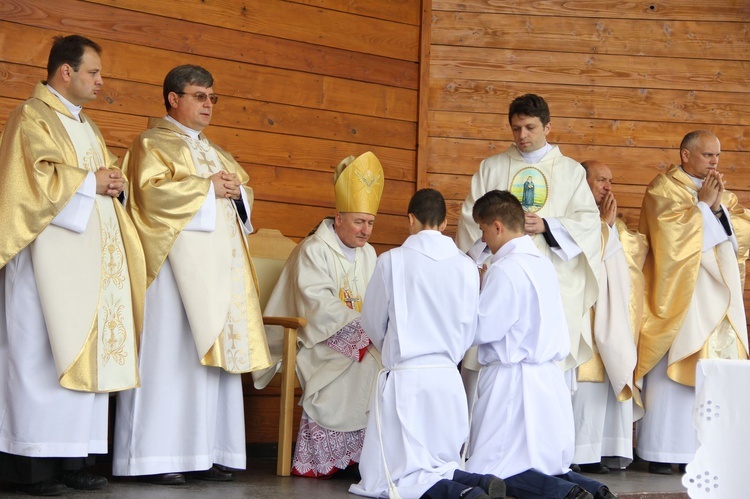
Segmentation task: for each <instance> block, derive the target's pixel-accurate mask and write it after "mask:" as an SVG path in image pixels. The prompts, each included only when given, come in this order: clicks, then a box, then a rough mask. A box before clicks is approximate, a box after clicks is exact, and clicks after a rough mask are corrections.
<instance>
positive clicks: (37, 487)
mask: <svg viewBox="0 0 750 499" xmlns="http://www.w3.org/2000/svg"><path fill="white" fill-rule="evenodd" d="M16 491H18V492H22V493H24V494H28V495H30V496H60V495H63V494H64V493H65V492H67V491H68V487H66V486H65V484H64V483H62V482H61V481H60V480H55V479H51V480H44V481H42V482H35V483H24V484H16Z"/></svg>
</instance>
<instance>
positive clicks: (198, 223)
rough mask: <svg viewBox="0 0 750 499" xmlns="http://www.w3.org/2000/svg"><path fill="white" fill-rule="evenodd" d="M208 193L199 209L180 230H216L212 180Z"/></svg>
mask: <svg viewBox="0 0 750 499" xmlns="http://www.w3.org/2000/svg"><path fill="white" fill-rule="evenodd" d="M208 185H209V187H208V194H206V199H204V200H203V204H202V205H201V207H200V209H199V210H198V211H197V212H196V213H195V216H193V218H192V219H190V222H188V224H187V225H186V226H185V228H184V229H182V230H192V231H196V232H213V231H214V230H216V194H215V191H214V184H213V182H209V184H208Z"/></svg>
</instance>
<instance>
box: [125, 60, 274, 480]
mask: <svg viewBox="0 0 750 499" xmlns="http://www.w3.org/2000/svg"><path fill="white" fill-rule="evenodd" d="M213 83H214V80H213V77H212V76H211V73H209V72H208V71H207V70H205V69H204V68H202V67H199V66H193V65H184V66H178V67H176V68H174V69H172V70H171V71H170V72H169V73H168V74H167V76H166V78H165V79H164V86H163V95H164V105H165V106H166V108H167V115H166V116H165V117H164V118H161V119H157V120H155V121H153V122H152V123H151V127H150V128H149V129H148V130H146V131H145V132H143V133H142V134H141V135H140V136H139V137H137V138H136V139H135V141H134V142H133V144H132V145H131V146H130V148H129V149H128V152H127V154H126V156H125V159H124V161H123V168H124V170H125V171H126V172H128V174H129V175H131V176H132V179H133V180H132V182H131V184H130V200H129V204H128V212H129V213H130V215H131V216H132V217H133V221H134V222H135V225H136V227H137V229H138V233H139V234H140V237H141V241H142V242H143V248H144V251H145V255H146V266H147V271H148V289H147V291H146V319H145V324H144V332H143V344H142V349H141V352H142V355H141V363H140V368H141V377H142V380H143V383H142V385H143V386H142V387H141V388H140V389H138V390H133V391H130V392H127V393H122V394H120V397H119V399H118V401H117V419H116V424H115V447H114V457H113V472H114V474H115V475H137V476H141V477H142V479H143V480H145V481H148V482H151V483H155V484H163V485H168V484H181V483H185V473H190V475H192V476H195V477H196V478H200V479H205V480H214V481H226V480H231V479H232V478H233V475H232V472H231V471H229V470H228V469H227V468H239V469H244V468H245V422H244V411H243V397H242V380H241V377H240V374H241V373H246V372H250V371H253V370H256V369H264V368H267V367H268V366H270V363H271V362H270V354H269V351H268V345H267V343H266V338H265V332H264V330H263V320H262V316H261V311H260V304H259V301H258V292H257V282H256V277H255V269H254V268H253V263H252V260H251V259H250V254H249V250H248V246H247V238H246V236H247V235H248V234H249V233H251V232H252V230H253V228H252V224H251V223H250V213H251V212H250V210H251V208H252V204H253V191H252V188H250V187H249V186H248V185H247V182H248V176H247V173H245V171H244V170H243V169H242V167H241V166H240V165H239V164H238V163H237V162H236V161H235V160H234V159H233V158H232V156H231V155H230V154H229V153H227V152H225V151H223V150H222V149H221V148H219V147H218V146H217V145H215V144H214V143H212V142H210V141H209V140H208V139H207V138H206V136H205V135H204V134H203V132H202V131H203V129H205V128H206V127H207V126H208V125H209V123H210V121H211V116H212V114H213V110H214V105H215V104H216V102H217V100H218V99H217V96H216V94H214V90H213Z"/></svg>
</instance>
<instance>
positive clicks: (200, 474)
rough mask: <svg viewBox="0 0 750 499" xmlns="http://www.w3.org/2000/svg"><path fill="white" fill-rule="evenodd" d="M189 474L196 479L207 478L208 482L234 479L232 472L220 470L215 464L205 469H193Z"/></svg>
mask: <svg viewBox="0 0 750 499" xmlns="http://www.w3.org/2000/svg"><path fill="white" fill-rule="evenodd" d="M190 476H191V477H193V478H197V479H198V480H208V481H209V482H231V481H232V480H234V473H232V472H231V471H227V470H221V469H219V468H218V467H217V466H211V467H210V468H209V469H207V470H205V471H193V472H191V473H190Z"/></svg>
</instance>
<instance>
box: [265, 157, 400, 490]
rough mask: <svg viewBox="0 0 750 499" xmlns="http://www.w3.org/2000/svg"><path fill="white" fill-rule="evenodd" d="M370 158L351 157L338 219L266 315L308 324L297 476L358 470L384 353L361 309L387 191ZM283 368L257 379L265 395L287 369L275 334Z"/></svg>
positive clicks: (301, 355)
mask: <svg viewBox="0 0 750 499" xmlns="http://www.w3.org/2000/svg"><path fill="white" fill-rule="evenodd" d="M384 180H385V178H384V174H383V168H382V167H381V165H380V161H378V158H377V157H376V156H375V155H374V154H373V153H371V152H366V153H364V154H362V155H360V156H358V157H356V158H355V157H354V156H349V157H348V158H346V159H344V160H343V161H342V162H341V163H340V164H339V165H338V167H337V168H336V171H335V173H334V191H335V194H336V211H337V213H336V215H335V217H333V218H326V219H324V220H323V221H322V222H321V223H320V224H319V225H318V227H316V228H315V229H314V231H313V232H312V233H311V234H310V235H309V236H308V237H306V238H305V239H304V240H302V241H301V242H300V243H299V244H298V245H297V247H296V248H295V249H294V251H293V252H292V254H291V255H290V256H289V258H288V259H287V262H286V264H285V265H284V269H283V270H282V272H281V275H280V277H279V280H278V282H277V283H276V287H275V288H274V290H273V292H272V293H271V296H270V297H269V299H268V304H267V305H266V309H265V310H264V313H265V315H268V316H291V317H304V318H305V319H307V326H305V327H304V328H301V329H299V330H298V339H297V348H298V350H297V366H296V367H297V376H298V377H299V380H300V384H301V385H302V392H303V394H302V399H301V401H300V405H302V409H303V411H302V419H301V422H300V429H299V434H298V436H297V444H296V446H295V450H294V457H293V459H292V473H293V474H295V475H300V476H309V477H325V476H330V475H332V474H334V473H335V472H337V471H338V470H344V469H346V468H347V467H348V466H349V465H352V464H354V463H358V462H359V457H360V453H361V451H362V443H363V440H364V428H365V426H367V410H368V407H369V402H370V394H371V392H372V389H373V386H374V383H375V378H376V375H377V373H378V371H379V370H380V353H379V352H378V351H377V350H376V349H374V348H373V347H372V346H371V342H370V339H369V338H368V337H367V335H366V334H365V332H364V330H363V329H362V326H361V324H360V317H359V316H360V312H361V310H362V301H363V299H364V297H365V290H366V288H367V283H368V282H369V281H370V277H371V276H372V272H373V270H374V268H375V261H376V258H377V257H376V255H375V249H374V248H373V247H372V246H371V245H370V244H369V243H368V242H367V240H368V239H369V238H370V236H371V235H372V229H373V225H374V224H375V215H376V214H377V212H378V206H379V204H380V197H381V195H382V192H383V183H384ZM267 334H268V342H269V346H270V347H271V353H272V355H273V358H274V362H276V364H275V366H274V367H273V368H272V369H269V370H267V371H266V372H263V373H253V378H254V380H255V386H256V387H257V388H263V387H264V386H266V385H267V384H268V382H269V381H270V379H271V378H272V377H273V375H274V374H275V373H276V372H277V371H278V369H279V368H280V358H281V354H280V352H281V344H282V339H283V332H282V331H281V330H280V328H268V331H267Z"/></svg>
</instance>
